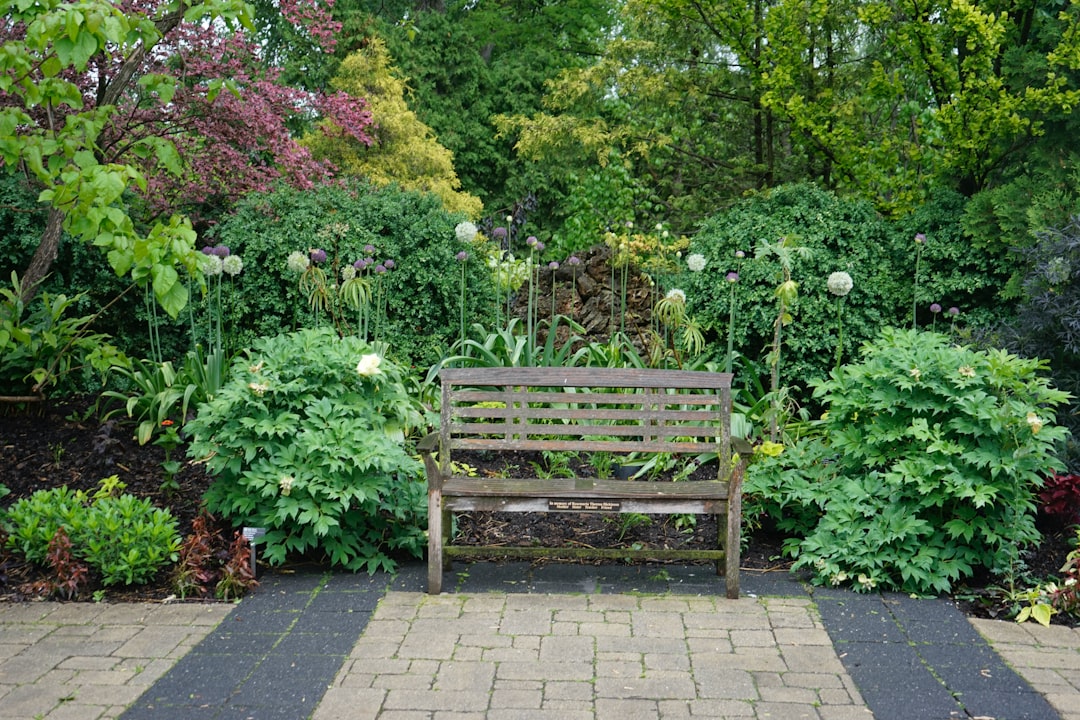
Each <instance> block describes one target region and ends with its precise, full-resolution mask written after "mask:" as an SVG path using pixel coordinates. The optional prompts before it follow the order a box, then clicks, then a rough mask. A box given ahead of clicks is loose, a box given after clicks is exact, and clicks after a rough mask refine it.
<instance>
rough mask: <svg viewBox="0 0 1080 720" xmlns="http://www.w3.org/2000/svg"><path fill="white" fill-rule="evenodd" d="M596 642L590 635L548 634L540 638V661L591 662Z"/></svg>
mask: <svg viewBox="0 0 1080 720" xmlns="http://www.w3.org/2000/svg"><path fill="white" fill-rule="evenodd" d="M595 645H596V642H595V640H594V639H593V638H591V637H581V636H572V637H571V636H550V637H542V638H540V661H541V662H592V659H593V656H594V654H595Z"/></svg>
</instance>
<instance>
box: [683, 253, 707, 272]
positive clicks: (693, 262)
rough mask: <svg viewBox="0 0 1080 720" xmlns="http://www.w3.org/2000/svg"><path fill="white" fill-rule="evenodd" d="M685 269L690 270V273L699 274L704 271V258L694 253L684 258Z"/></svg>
mask: <svg viewBox="0 0 1080 720" xmlns="http://www.w3.org/2000/svg"><path fill="white" fill-rule="evenodd" d="M686 267H688V268H689V269H690V272H701V271H702V270H704V269H705V256H704V255H702V254H701V253H694V254H693V255H690V256H688V257H687V258H686Z"/></svg>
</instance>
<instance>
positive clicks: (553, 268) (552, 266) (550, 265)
mask: <svg viewBox="0 0 1080 720" xmlns="http://www.w3.org/2000/svg"><path fill="white" fill-rule="evenodd" d="M558 269H559V263H557V262H555V261H554V260H552V261H551V262H549V263H548V270H550V271H551V272H555V271H556V270H558Z"/></svg>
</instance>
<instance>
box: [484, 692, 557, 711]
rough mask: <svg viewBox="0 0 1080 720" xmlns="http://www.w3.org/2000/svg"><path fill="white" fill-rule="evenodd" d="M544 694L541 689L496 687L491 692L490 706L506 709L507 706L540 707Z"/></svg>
mask: <svg viewBox="0 0 1080 720" xmlns="http://www.w3.org/2000/svg"><path fill="white" fill-rule="evenodd" d="M543 699H544V694H543V691H541V690H502V689H498V688H496V689H495V690H493V691H492V693H491V707H493V708H499V709H500V710H506V709H509V708H528V709H535V710H539V709H541V705H542V703H543Z"/></svg>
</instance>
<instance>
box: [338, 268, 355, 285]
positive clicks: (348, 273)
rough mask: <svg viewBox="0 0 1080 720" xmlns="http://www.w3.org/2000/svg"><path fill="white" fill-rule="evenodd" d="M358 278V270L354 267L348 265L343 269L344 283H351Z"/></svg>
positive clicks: (342, 277)
mask: <svg viewBox="0 0 1080 720" xmlns="http://www.w3.org/2000/svg"><path fill="white" fill-rule="evenodd" d="M355 277H356V268H354V267H353V266H352V265H346V266H345V267H343V268H341V280H342V282H349V281H350V280H352V279H353V278H355Z"/></svg>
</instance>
